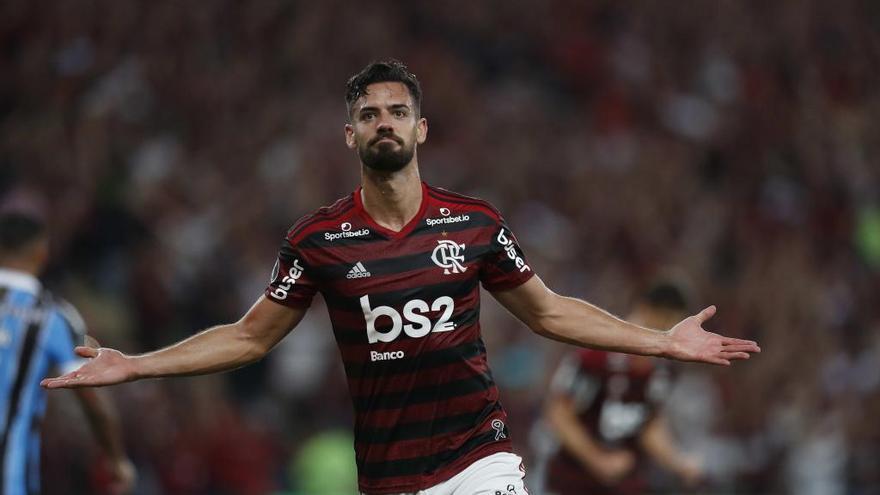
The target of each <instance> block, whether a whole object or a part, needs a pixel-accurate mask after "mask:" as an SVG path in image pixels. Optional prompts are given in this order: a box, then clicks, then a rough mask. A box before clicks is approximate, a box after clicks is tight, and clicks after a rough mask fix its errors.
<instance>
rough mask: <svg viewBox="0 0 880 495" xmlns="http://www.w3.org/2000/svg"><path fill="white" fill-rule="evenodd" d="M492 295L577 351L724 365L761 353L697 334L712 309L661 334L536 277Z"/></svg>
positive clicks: (707, 334)
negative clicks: (562, 292)
mask: <svg viewBox="0 0 880 495" xmlns="http://www.w3.org/2000/svg"><path fill="white" fill-rule="evenodd" d="M492 295H493V296H495V298H496V299H497V300H498V301H499V302H500V303H501V304H502V305H503V306H504V307H505V308H507V310H508V311H510V312H511V313H513V315H514V316H516V317H517V318H519V319H520V320H521V321H522V322H523V323H525V324H526V325H528V326H529V328H531V329H532V330H533V331H534V332H535V333H537V334H539V335H542V336H544V337H547V338H551V339H554V340H558V341H560V342H566V343H569V344H574V345H578V346H582V347H591V348H594V349H602V350H606V351H615V352H626V353H629V354H641V355H645V356H661V357H666V358H670V359H677V360H680V361H699V362H704V363H711V364H720V365H725V366H727V365H730V362H731V361H733V360H739V359H748V358H749V353H751V352H760V351H761V349H760V348H759V347H758V344H756V343H755V342H752V341H750V340H742V339H734V338H729V337H724V336H721V335H718V334H716V333H712V332H707V331H705V330H703V328H702V327H701V325H702V324H703V323H704V322H705V321H706V320H708V319H709V318H711V317H712V315H714V314H715V306H709V307H708V308H706V309H704V310H703V311H701V312H700V313H698V314H696V315H694V316H689V317H687V318H685V319H684V320H682V321H681V322H680V323H679V324H677V325H675V326H674V327H672V329H671V330H670V331H668V332H661V331H657V330H653V329H648V328H644V327H640V326H638V325H634V324H632V323H629V322H626V321H624V320H621V319H620V318H617V317H615V316H613V315H611V314H610V313H608V312H606V311H604V310H602V309H599V308H597V307H596V306H593V305H592V304H589V303H587V302H585V301H582V300H580V299H575V298H572V297H564V296H560V295H559V294H556V293H554V292H553V291H551V290H550V289H549V288H547V286H546V285H544V282H543V281H541V279H540V278H539V277H537V276H534V277H532V278H531V279H529V280H528V281H527V282H526V283H524V284H522V285H520V286H519V287H516V288H514V289H511V290H508V291H503V292H495V293H493V294H492Z"/></svg>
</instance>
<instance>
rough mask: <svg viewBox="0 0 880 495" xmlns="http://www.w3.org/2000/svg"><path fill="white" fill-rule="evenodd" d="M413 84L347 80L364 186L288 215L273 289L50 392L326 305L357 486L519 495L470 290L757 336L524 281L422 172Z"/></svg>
mask: <svg viewBox="0 0 880 495" xmlns="http://www.w3.org/2000/svg"><path fill="white" fill-rule="evenodd" d="M421 98H422V93H421V89H420V87H419V83H418V81H417V80H416V77H415V76H414V75H413V74H411V73H410V72H409V71H408V70H407V68H406V67H405V66H404V65H403V64H401V63H400V62H397V61H388V62H378V63H372V64H370V65H368V66H367V67H366V68H365V69H363V70H362V71H361V72H360V73H358V74H356V75H355V76H353V77H352V78H351V79H350V80H349V81H348V84H347V93H346V103H347V105H348V114H349V118H350V120H349V122H348V123H347V124H345V142H346V144H347V145H348V147H349V148H350V149H352V150H354V151H356V153H357V155H358V157H359V158H360V162H361V186H360V187H358V188H357V189H356V190H355V191H354V192H353V193H352V194H349V195H347V196H345V197H343V198H342V199H340V200H338V201H336V202H335V203H333V204H332V205H331V206H329V207H324V208H320V209H318V210H317V211H315V212H314V213H312V214H310V215H306V216H305V217H303V218H301V219H300V220H299V221H297V222H296V223H295V224H294V225H293V227H292V228H291V229H290V230H289V231H288V233H287V235H286V237H285V238H284V240H283V242H282V243H281V249H280V253H279V255H278V260H277V262H276V263H275V268H274V270H273V273H272V276H271V282H270V284H269V286H268V288H267V289H266V291H265V294H264V295H263V296H262V297H260V298H259V299H258V300H257V301H256V303H255V304H254V305H253V307H252V308H251V309H250V310H249V311H248V312H247V313H246V314H245V315H244V316H243V317H242V318H241V319H240V320H239V321H237V322H235V323H232V324H228V325H220V326H216V327H213V328H210V329H207V330H205V331H203V332H201V333H199V334H197V335H194V336H192V337H190V338H188V339H186V340H183V341H181V342H179V343H177V344H175V345H172V346H170V347H167V348H165V349H162V350H159V351H155V352H150V353H147V354H143V355H136V356H130V355H125V354H123V353H121V352H118V351H116V350H113V349H88V348H78V349H77V352H78V353H79V354H80V355H81V356H83V357H87V358H92V360H91V361H90V362H89V363H88V364H86V365H84V366H83V367H82V368H80V369H79V370H77V371H74V372H72V373H69V374H67V375H64V376H61V377H58V378H55V379H50V380H46V381H45V382H44V383H45V385H46V386H47V387H50V388H55V387H82V386H96V385H109V384H114V383H120V382H125V381H130V380H136V379H141V378H147V377H161V376H172V375H193V374H200V373H211V372H216V371H222V370H228V369H232V368H236V367H239V366H242V365H245V364H247V363H251V362H253V361H255V360H257V359H260V358H262V357H263V356H265V355H266V353H267V352H269V351H270V350H271V349H272V347H273V346H275V344H277V343H278V341H279V340H281V339H282V338H283V337H284V336H285V335H286V334H287V333H288V332H289V331H290V330H291V329H292V328H293V327H295V326H296V325H297V323H299V321H300V320H301V319H302V318H303V315H304V314H305V312H306V310H307V308H308V307H309V304H310V302H311V300H312V298H313V297H314V295H315V294H316V293H318V292H320V293H321V294H322V296H323V297H324V300H325V301H326V304H327V307H328V311H329V313H330V319H331V323H332V326H333V332H334V336H335V338H336V342H337V344H338V346H339V350H340V353H341V355H342V360H343V362H344V364H345V370H346V373H347V377H348V387H349V393H350V394H351V397H352V402H353V405H354V410H355V454H356V456H355V457H356V460H357V467H358V473H359V485H360V489H361V491H362V492H364V493H368V494H389V493H415V492H419V493H425V494H431V495H439V494H467V495H474V494H484V493H485V494H490V495H495V494H499V493H500V494H508V493H511V494H512V493H516V494H522V493H524V492H525V488H524V486H523V481H522V478H523V471H522V470H521V467H520V466H521V460H520V458H519V457H518V456H516V455H515V454H513V453H512V452H511V441H510V432H509V431H508V429H507V426H506V425H507V417H506V415H505V412H504V409H503V408H502V407H501V403H500V402H499V399H498V390H497V388H496V386H495V383H494V381H493V379H492V374H491V372H490V371H489V368H488V366H487V361H486V349H485V347H484V345H483V341H482V339H481V338H480V323H479V308H480V301H479V298H480V285H481V284H482V286H483V287H485V288H486V289H487V290H488V291H490V292H491V293H492V294H493V295H494V297H495V298H496V299H498V300H499V301H500V302H501V304H502V305H504V306H505V307H506V308H507V309H508V310H509V311H510V312H511V313H513V314H514V315H515V316H516V317H517V318H519V319H520V320H521V321H523V322H524V323H525V324H527V325H528V326H529V327H530V328H531V329H532V330H534V331H535V332H536V333H538V334H540V335H543V336H546V337H550V338H553V339H557V340H561V341H563V342H569V343H572V344H576V345H580V346H591V347H596V348H601V349H607V350H612V351H618V352H629V353H636V354H645V355H653V356H664V357H668V358H674V359H681V360H687V361H702V362H708V363H714V364H720V365H728V364H730V362H731V361H732V360H738V359H746V358H748V357H749V353H750V352H757V351H758V350H759V349H758V346H757V344H755V343H754V342H750V341H745V340H739V339H732V338H726V337H722V336H720V335H716V334H714V333H710V332H707V331H704V330H703V329H702V328H701V327H700V325H701V324H702V323H703V322H704V321H706V320H707V319H708V318H710V317H711V316H712V314H713V313H714V312H715V308H714V307H709V308H707V309H705V310H703V311H702V312H701V313H700V314H698V315H696V316H692V317H689V318H687V319H685V320H684V321H682V322H681V323H679V324H678V325H676V326H675V327H674V328H673V329H672V330H671V331H669V332H659V331H656V330H653V329H648V328H644V327H640V326H638V325H634V324H632V323H628V322H625V321H623V320H620V319H618V318H615V317H614V316H611V315H610V314H608V313H606V312H605V311H602V310H600V309H598V308H596V307H595V306H592V305H590V304H588V303H586V302H584V301H580V300H577V299H572V298H568V297H563V296H560V295H557V294H555V293H553V292H552V291H551V290H550V289H548V288H547V287H546V286H545V285H544V283H543V282H542V281H541V279H540V278H539V277H537V276H535V274H534V271H533V269H532V267H531V265H530V264H529V263H528V261H527V260H526V257H525V255H524V254H523V252H522V250H521V249H520V247H519V245H518V243H517V241H516V237H514V235H513V233H512V232H511V231H510V228H509V227H508V226H507V224H506V223H505V222H504V220H503V219H502V217H501V215H500V214H499V213H498V211H497V210H495V208H493V207H492V206H491V205H489V204H488V203H486V202H485V201H481V200H479V199H475V198H471V197H467V196H463V195H460V194H456V193H452V192H449V191H446V190H444V189H440V188H437V187H432V186H429V185H427V184H425V183H424V182H422V181H421V179H420V177H419V167H418V156H417V148H418V145H419V144H423V143H424V142H425V139H426V138H427V136H428V122H427V120H425V118H424V117H422V115H421V113H420V105H421Z"/></svg>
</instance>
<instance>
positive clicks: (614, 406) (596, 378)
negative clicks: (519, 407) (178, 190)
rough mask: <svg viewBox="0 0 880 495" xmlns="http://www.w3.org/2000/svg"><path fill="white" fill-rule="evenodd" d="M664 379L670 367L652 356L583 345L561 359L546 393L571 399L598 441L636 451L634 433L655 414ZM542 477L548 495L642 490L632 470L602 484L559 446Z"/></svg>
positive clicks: (601, 494)
mask: <svg viewBox="0 0 880 495" xmlns="http://www.w3.org/2000/svg"><path fill="white" fill-rule="evenodd" d="M669 385H670V377H669V370H668V369H667V368H666V367H664V366H658V364H657V362H656V361H655V360H653V359H650V358H645V357H641V356H639V357H633V356H629V355H626V354H619V353H612V352H603V351H595V350H590V349H582V350H578V351H577V352H574V353H572V354H570V355H568V356H566V358H565V359H563V361H562V363H561V364H560V366H559V369H558V370H557V372H556V374H555V375H554V377H553V382H552V383H551V394H555V395H562V396H565V397H567V398H568V399H570V400H571V401H572V404H573V406H574V408H575V411H576V412H577V414H578V419H579V420H580V423H581V424H582V425H583V427H584V428H585V429H586V430H587V431H589V432H590V436H591V437H593V438H594V439H595V440H596V441H597V442H598V443H599V444H600V445H602V446H603V447H605V448H609V449H612V448H613V449H617V448H623V449H629V450H631V451H633V452H634V453H636V454H637V455H638V454H639V447H638V442H637V439H638V436H639V434H640V433H641V432H642V431H643V430H644V427H645V426H646V425H647V423H648V422H649V421H650V420H651V419H652V418H654V417H655V416H656V414H657V411H658V409H659V407H660V405H661V403H662V400H663V398H664V397H666V395H667V393H668V390H669ZM546 478H547V479H546V483H545V485H546V488H547V492H548V493H552V494H553V495H580V494H583V493H590V494H594V493H595V494H598V495H611V494H615V495H623V494H635V493H643V492H644V490H645V486H644V483H643V481H642V479H641V478H640V477H639V476H637V475H635V474H634V475H633V476H630V477H627V478H625V479H623V480H622V481H621V482H620V483H619V484H618V485H616V486H611V487H609V486H606V485H604V484H602V483H601V482H599V481H598V480H596V479H594V478H593V477H592V475H591V474H590V473H589V472H588V471H587V469H586V468H585V467H584V466H583V465H582V464H581V463H580V462H579V461H578V460H577V459H576V458H575V457H574V456H572V455H570V454H569V453H568V452H567V451H566V450H564V449H560V450H559V451H558V452H557V453H556V454H555V455H554V456H552V458H551V459H550V461H549V464H548V466H547V476H546Z"/></svg>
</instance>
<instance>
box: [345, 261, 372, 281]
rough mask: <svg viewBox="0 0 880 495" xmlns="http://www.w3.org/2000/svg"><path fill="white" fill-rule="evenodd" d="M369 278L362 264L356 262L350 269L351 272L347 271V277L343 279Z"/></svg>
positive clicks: (369, 274)
mask: <svg viewBox="0 0 880 495" xmlns="http://www.w3.org/2000/svg"><path fill="white" fill-rule="evenodd" d="M371 276H372V274H371V273H370V272H368V271H367V269H366V268H364V264H363V263H361V262H360V261H358V262H357V263H355V264H354V266H352V267H351V270H349V271H348V275H346V276H345V278H348V279H351V278H367V277H371Z"/></svg>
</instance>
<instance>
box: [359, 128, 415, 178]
mask: <svg viewBox="0 0 880 495" xmlns="http://www.w3.org/2000/svg"><path fill="white" fill-rule="evenodd" d="M383 138H389V139H392V140H394V141H395V142H397V144H399V145H400V148H399V149H396V150H395V149H394V145H393V144H391V143H378V144H377V142H378V141H380V140H382V139H383ZM357 152H358V157H360V159H361V163H363V164H364V165H366V166H367V167H369V168H371V169H373V170H376V171H379V172H397V171H399V170H401V169H403V167H406V166H407V164H409V162H411V161H412V159H413V155H415V152H416V144H415V140H413V142H412V143H411V144H410V145H409V146H407V145H406V143H404V142H403V140H402V139H400V138H399V137H397V136H394V135H390V134H382V135H379V136H376V137H375V138H373V139H372V140H370V142H368V143H367V145H366V146H358V149H357Z"/></svg>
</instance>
